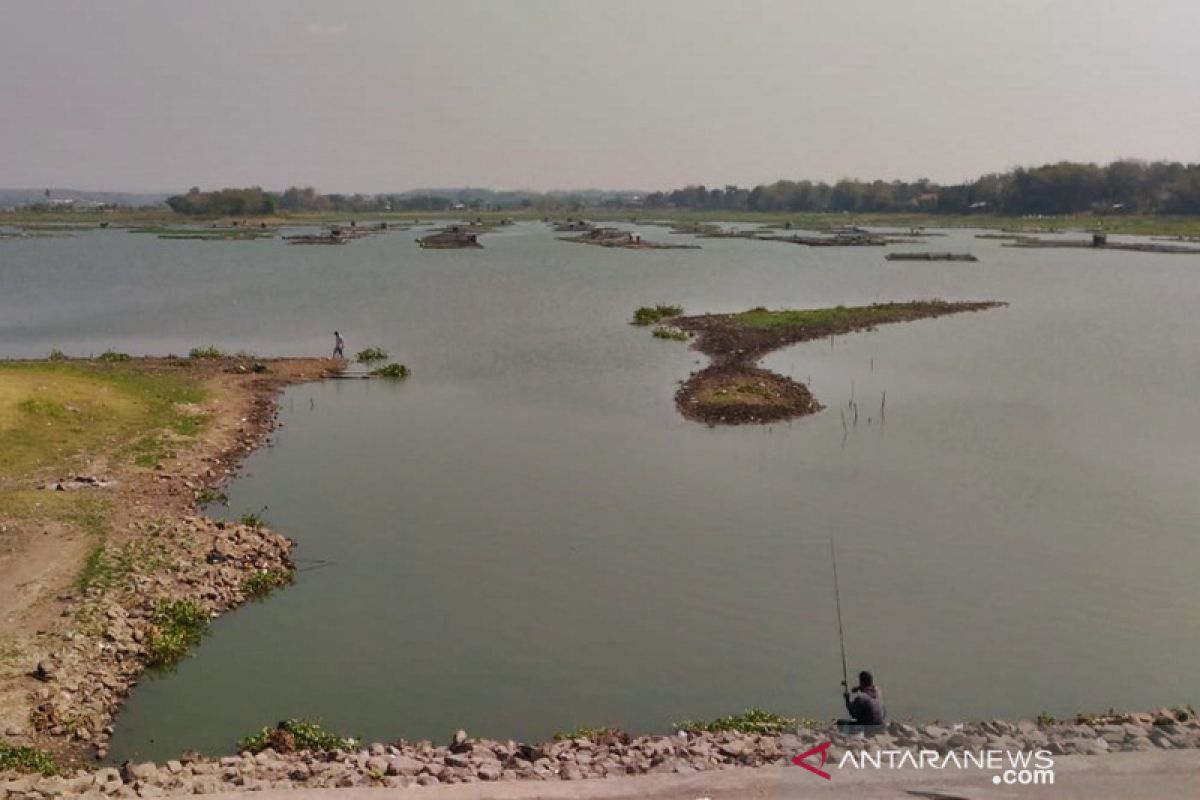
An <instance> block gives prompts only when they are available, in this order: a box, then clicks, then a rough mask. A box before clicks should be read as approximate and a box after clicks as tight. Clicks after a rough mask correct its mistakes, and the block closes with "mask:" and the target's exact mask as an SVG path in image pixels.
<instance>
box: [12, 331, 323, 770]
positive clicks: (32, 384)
mask: <svg viewBox="0 0 1200 800" xmlns="http://www.w3.org/2000/svg"><path fill="white" fill-rule="evenodd" d="M344 366H345V364H344V362H340V361H334V360H330V359H323V358H308V359H304V358H300V359H295V358H284V359H258V358H256V357H254V356H252V355H250V354H241V355H237V356H227V355H224V354H222V353H220V352H219V351H218V350H216V349H215V348H212V347H197V348H194V349H193V351H192V353H191V355H189V356H188V357H186V358H179V357H174V356H170V357H165V358H133V357H130V356H129V355H127V354H124V353H116V352H114V351H107V352H106V353H105V354H104V356H102V357H98V358H95V359H70V358H67V357H66V356H64V355H63V354H61V353H58V352H57V351H56V352H55V353H54V354H52V356H51V358H50V359H46V360H30V361H4V362H0V733H2V734H3V736H2V737H0V748H7V750H0V758H3V756H4V753H5V752H10V751H12V752H16V751H15V750H14V749H15V748H32V749H33V750H34V751H37V752H45V753H47V757H48V758H52V759H53V762H54V763H56V764H58V765H60V766H63V767H67V766H70V765H77V764H81V763H87V762H91V761H92V760H94V759H96V758H104V757H106V756H107V753H108V744H107V743H108V739H109V737H110V736H111V734H112V732H113V727H112V723H113V719H114V717H115V715H116V713H117V712H118V710H119V708H120V706H121V704H122V703H123V701H124V699H125V697H126V696H127V695H128V693H129V691H130V689H131V688H132V687H133V686H134V685H135V684H136V683H137V682H138V680H139V679H140V677H141V675H142V673H143V672H145V671H146V670H147V669H170V668H171V667H172V666H173V665H174V664H176V663H178V661H179V660H180V659H181V658H184V657H186V655H187V652H188V650H189V649H190V648H191V647H192V646H194V645H195V644H196V643H197V642H198V641H199V640H200V639H201V638H202V637H203V636H204V635H205V633H206V630H207V627H208V622H209V620H210V619H211V618H213V617H215V616H217V615H218V614H221V613H223V612H225V611H228V610H231V609H233V608H236V607H238V606H240V605H242V604H243V603H245V602H247V601H249V600H253V599H260V598H262V597H264V596H265V595H267V594H268V593H269V592H271V591H273V590H274V589H277V588H279V587H281V586H285V585H287V584H288V583H290V581H291V579H292V575H293V567H292V563H291V559H290V551H291V549H292V543H291V542H290V541H289V540H288V539H286V538H284V537H283V536H280V535H279V534H278V533H275V532H274V531H272V530H271V529H270V528H269V527H267V526H266V525H265V524H264V521H263V520H262V519H261V517H259V516H258V515H256V514H250V513H248V514H244V515H243V516H242V518H241V520H240V521H238V522H224V521H217V520H215V519H212V518H210V517H208V516H206V515H205V514H204V513H203V512H202V511H201V510H200V509H201V508H202V507H203V506H206V505H208V504H211V503H213V502H220V501H221V500H222V499H223V497H224V492H223V491H222V489H223V486H224V485H225V483H226V482H227V481H228V480H230V479H231V478H232V477H233V476H234V475H235V474H236V472H237V470H238V468H239V465H240V463H241V461H242V459H243V458H244V457H245V456H246V455H248V454H249V453H251V452H252V451H254V450H255V449H256V448H258V447H259V446H261V445H262V444H263V443H264V441H265V440H266V439H267V437H268V436H269V435H270V433H271V431H273V430H274V428H275V426H276V415H277V411H278V408H277V403H276V395H277V393H278V392H279V391H280V390H281V389H282V388H284V387H286V386H288V385H291V384H295V383H300V382H306V381H311V380H320V379H323V378H327V377H333V376H335V375H337V374H339V373H340V371H341V370H342V369H343V368H344ZM21 752H24V751H21ZM31 758H32V757H31V756H29V755H28V753H26V754H25V755H24V756H22V759H23V760H24V762H29V763H32V761H31Z"/></svg>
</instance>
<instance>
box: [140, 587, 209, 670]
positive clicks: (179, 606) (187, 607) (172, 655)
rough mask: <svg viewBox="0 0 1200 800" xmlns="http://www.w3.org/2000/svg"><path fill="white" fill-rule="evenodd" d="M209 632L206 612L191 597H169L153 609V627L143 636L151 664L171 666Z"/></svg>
mask: <svg viewBox="0 0 1200 800" xmlns="http://www.w3.org/2000/svg"><path fill="white" fill-rule="evenodd" d="M207 632H208V613H207V612H206V611H205V610H204V609H202V608H201V607H200V606H199V605H198V604H197V603H196V602H195V601H193V600H171V601H169V602H164V603H160V604H159V605H158V607H157V608H156V609H155V610H154V627H153V628H151V630H150V635H149V636H147V637H146V652H147V653H148V654H149V656H150V666H151V667H154V668H164V667H170V666H173V665H175V664H177V663H178V662H179V661H181V660H182V659H183V657H184V656H186V655H187V653H188V651H189V650H190V649H192V648H193V647H194V646H196V645H197V644H199V643H200V640H201V639H203V638H204V634H206V633H207Z"/></svg>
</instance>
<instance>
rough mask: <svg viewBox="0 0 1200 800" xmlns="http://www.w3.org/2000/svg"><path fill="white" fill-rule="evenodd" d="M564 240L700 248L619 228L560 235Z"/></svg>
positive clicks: (635, 247) (635, 246) (652, 247)
mask: <svg viewBox="0 0 1200 800" xmlns="http://www.w3.org/2000/svg"><path fill="white" fill-rule="evenodd" d="M558 238H559V239H560V240H561V241H564V242H578V243H579V244H593V245H596V246H598V247H622V248H624V249H626V250H699V249H700V246H699V245H695V244H664V243H662V242H651V241H647V240H645V239H643V238H642V236H641V234H639V233H631V232H629V231H623V230H620V229H619V228H590V229H588V230H587V231H586V232H585V233H583V234H580V235H579V236H560V237H558Z"/></svg>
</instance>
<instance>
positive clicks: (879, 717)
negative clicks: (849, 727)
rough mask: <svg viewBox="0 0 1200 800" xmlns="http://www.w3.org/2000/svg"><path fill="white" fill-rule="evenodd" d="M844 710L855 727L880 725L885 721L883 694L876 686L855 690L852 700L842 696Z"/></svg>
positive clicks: (885, 710)
mask: <svg viewBox="0 0 1200 800" xmlns="http://www.w3.org/2000/svg"><path fill="white" fill-rule="evenodd" d="M844 697H845V700H846V710H847V711H849V712H850V716H851V717H853V718H854V722H855V724H857V725H882V724H884V723H885V722H886V721H887V709H885V708H884V707H883V693H882V692H880V691H879V688H878V687H876V686H864V687H860V688H859V689H857V690H855V695H854V699H853V700H851V699H850V695H848V694H847V695H844Z"/></svg>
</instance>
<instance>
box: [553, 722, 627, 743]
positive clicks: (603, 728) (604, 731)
mask: <svg viewBox="0 0 1200 800" xmlns="http://www.w3.org/2000/svg"><path fill="white" fill-rule="evenodd" d="M604 738H614V739H628V738H629V734H627V733H625V731H623V730H621V729H620V728H616V727H613V726H611V725H598V726H595V727H592V726H588V725H581V726H579V727H578V728H572V729H571V730H569V731H559V732H557V733H555V734H554V741H556V742H565V741H568V740H570V739H591V740H592V741H596V740H597V739H604Z"/></svg>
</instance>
